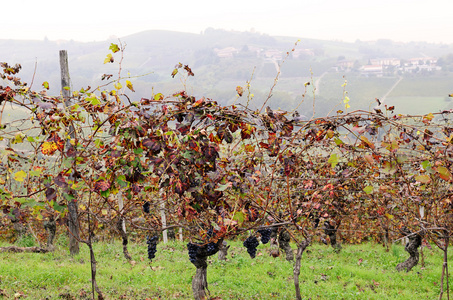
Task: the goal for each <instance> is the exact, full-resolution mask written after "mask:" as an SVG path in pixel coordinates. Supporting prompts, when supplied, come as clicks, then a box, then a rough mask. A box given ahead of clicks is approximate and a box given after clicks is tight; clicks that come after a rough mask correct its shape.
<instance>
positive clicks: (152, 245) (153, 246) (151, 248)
mask: <svg viewBox="0 0 453 300" xmlns="http://www.w3.org/2000/svg"><path fill="white" fill-rule="evenodd" d="M158 240H159V237H158V236H157V235H155V236H153V237H151V238H150V237H147V241H146V243H147V244H148V258H149V260H152V259H153V258H154V257H156V255H155V254H156V252H157V242H158Z"/></svg>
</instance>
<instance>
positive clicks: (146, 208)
mask: <svg viewBox="0 0 453 300" xmlns="http://www.w3.org/2000/svg"><path fill="white" fill-rule="evenodd" d="M150 205H151V204H150V203H149V202H148V201H146V202H145V204H143V211H144V212H145V213H147V214H149V207H150Z"/></svg>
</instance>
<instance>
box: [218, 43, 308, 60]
mask: <svg viewBox="0 0 453 300" xmlns="http://www.w3.org/2000/svg"><path fill="white" fill-rule="evenodd" d="M244 48H245V49H244ZM244 48H243V49H238V48H235V47H226V48H222V49H219V48H215V49H214V52H215V54H216V55H217V56H218V57H220V58H233V57H234V56H235V55H238V54H239V53H240V52H244V51H245V52H249V53H253V54H254V55H255V56H256V57H262V58H264V59H268V60H272V61H280V60H282V59H283V58H284V56H285V55H286V53H285V52H283V51H282V50H281V49H263V48H260V47H255V46H245V47H244ZM314 55H315V53H314V52H313V50H311V49H294V51H291V56H292V57H293V58H296V59H297V58H300V57H307V56H314Z"/></svg>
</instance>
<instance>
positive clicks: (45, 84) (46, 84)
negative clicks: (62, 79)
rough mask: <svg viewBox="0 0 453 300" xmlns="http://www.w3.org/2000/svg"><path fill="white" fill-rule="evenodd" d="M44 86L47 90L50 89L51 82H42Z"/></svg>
mask: <svg viewBox="0 0 453 300" xmlns="http://www.w3.org/2000/svg"><path fill="white" fill-rule="evenodd" d="M42 86H43V87H44V88H45V89H46V90H48V89H49V83H48V82H47V81H44V82H43V83H42Z"/></svg>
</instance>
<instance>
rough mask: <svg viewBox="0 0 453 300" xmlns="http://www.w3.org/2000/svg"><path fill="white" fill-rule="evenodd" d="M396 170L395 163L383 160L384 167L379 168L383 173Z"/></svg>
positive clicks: (391, 172) (390, 172) (392, 172)
mask: <svg viewBox="0 0 453 300" xmlns="http://www.w3.org/2000/svg"><path fill="white" fill-rule="evenodd" d="M396 171H397V168H396V166H395V164H393V163H392V162H390V161H384V168H383V169H381V172H382V173H384V174H388V175H391V174H394V173H395V172H396Z"/></svg>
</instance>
